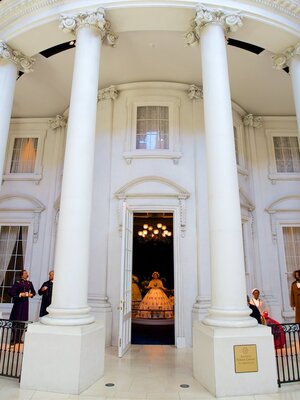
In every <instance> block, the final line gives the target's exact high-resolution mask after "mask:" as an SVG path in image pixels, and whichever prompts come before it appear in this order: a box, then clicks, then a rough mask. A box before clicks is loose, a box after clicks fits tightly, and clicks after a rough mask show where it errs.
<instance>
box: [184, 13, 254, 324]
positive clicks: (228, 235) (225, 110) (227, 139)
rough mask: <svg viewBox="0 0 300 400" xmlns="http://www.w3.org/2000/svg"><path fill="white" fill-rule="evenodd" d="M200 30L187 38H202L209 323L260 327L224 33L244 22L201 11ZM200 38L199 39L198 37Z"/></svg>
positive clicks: (231, 16)
mask: <svg viewBox="0 0 300 400" xmlns="http://www.w3.org/2000/svg"><path fill="white" fill-rule="evenodd" d="M195 23H196V28H195V31H194V32H189V33H188V34H187V38H188V39H190V40H192V38H191V36H192V35H193V34H194V40H195V41H197V40H199V38H200V45H201V61H202V77H203V101H204V122H205V134H206V136H205V138H206V159H207V179H208V203H209V207H208V208H209V232H210V258H211V285H212V287H211V291H212V293H211V295H212V301H211V308H210V310H209V314H208V316H207V317H206V318H205V319H204V321H203V322H204V323H205V324H207V325H212V326H224V327H247V326H253V325H256V323H257V322H256V321H255V319H253V318H251V317H249V314H250V310H249V307H248V306H247V300H246V283H245V267H244V253H243V240H242V224H241V213H240V199H239V186H238V176H237V166H236V157H235V147H234V134H233V120H232V109H231V96H230V87H229V77H228V66H227V54H226V41H225V33H224V29H225V30H227V31H228V30H236V29H237V28H238V26H239V25H241V19H240V18H239V16H236V15H225V14H223V13H220V12H219V13H218V12H212V13H210V12H209V11H208V10H204V9H202V8H199V9H198V11H197V16H196V18H195ZM197 36H198V37H197Z"/></svg>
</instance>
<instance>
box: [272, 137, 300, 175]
mask: <svg viewBox="0 0 300 400" xmlns="http://www.w3.org/2000/svg"><path fill="white" fill-rule="evenodd" d="M273 144H274V152H275V160H276V169H277V172H300V152H299V143H298V138H297V137H296V136H274V137H273Z"/></svg>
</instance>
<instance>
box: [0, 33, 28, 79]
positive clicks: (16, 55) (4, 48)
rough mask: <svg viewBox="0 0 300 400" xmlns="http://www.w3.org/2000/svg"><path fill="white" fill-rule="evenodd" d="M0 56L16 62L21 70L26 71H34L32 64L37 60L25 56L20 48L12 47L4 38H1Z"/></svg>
mask: <svg viewBox="0 0 300 400" xmlns="http://www.w3.org/2000/svg"><path fill="white" fill-rule="evenodd" d="M0 58H3V59H4V60H8V61H11V62H13V63H15V64H16V66H17V68H18V70H19V71H22V72H25V73H28V72H32V71H33V68H32V66H33V64H34V62H35V60H34V59H33V58H30V57H27V56H25V55H24V54H23V53H21V52H20V51H18V50H14V49H12V48H11V47H10V46H9V45H8V44H6V43H5V42H4V41H3V40H0Z"/></svg>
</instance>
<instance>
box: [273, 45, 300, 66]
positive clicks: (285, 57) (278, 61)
mask: <svg viewBox="0 0 300 400" xmlns="http://www.w3.org/2000/svg"><path fill="white" fill-rule="evenodd" d="M296 56H300V42H298V43H297V44H296V45H295V46H289V47H288V48H287V49H285V50H284V51H283V52H282V53H280V54H273V56H272V59H273V68H275V69H282V68H286V67H289V65H290V61H291V59H292V58H293V57H296Z"/></svg>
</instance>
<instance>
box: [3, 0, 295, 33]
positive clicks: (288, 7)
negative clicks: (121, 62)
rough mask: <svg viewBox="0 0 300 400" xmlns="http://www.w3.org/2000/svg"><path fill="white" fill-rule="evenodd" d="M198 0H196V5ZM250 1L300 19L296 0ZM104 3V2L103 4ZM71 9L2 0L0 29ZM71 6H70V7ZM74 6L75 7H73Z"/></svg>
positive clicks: (48, 2) (39, 1)
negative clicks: (56, 10) (29, 18)
mask: <svg viewBox="0 0 300 400" xmlns="http://www.w3.org/2000/svg"><path fill="white" fill-rule="evenodd" d="M192 3H193V2H192V1H190V2H189V6H190V7H192ZM197 3H198V1H195V6H196V4H197ZM249 3H250V4H251V3H252V4H253V6H255V5H257V6H261V7H263V8H266V7H267V8H269V9H270V10H275V11H276V12H280V13H282V14H283V15H287V16H289V17H293V18H295V19H296V20H300V3H299V1H296V0H249ZM74 4H75V5H76V6H77V7H78V2H75V1H74ZM140 4H141V5H142V6H147V5H148V6H153V4H152V5H151V2H150V1H144V2H140ZM93 5H94V6H95V7H97V6H98V5H99V2H96V1H95V2H94V4H93V1H89V2H88V4H87V7H88V8H90V7H92V6H93ZM102 5H104V4H102ZM172 5H174V6H183V4H182V1H181V0H170V1H166V6H172ZM60 6H61V8H64V9H67V8H69V9H70V10H71V9H72V1H70V0H67V1H66V0H2V1H1V2H0V14H1V22H0V29H2V28H4V27H5V26H7V25H9V24H14V23H15V22H16V21H17V20H18V19H20V18H22V17H26V16H28V15H30V14H34V13H37V12H39V11H40V12H43V11H47V10H49V9H59V7H60ZM68 6H69V7H68ZM118 6H119V7H128V8H129V7H132V6H133V4H132V1H130V0H128V1H120V0H111V1H109V2H108V1H107V2H105V8H106V9H110V8H116V7H118ZM73 8H74V7H73Z"/></svg>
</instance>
